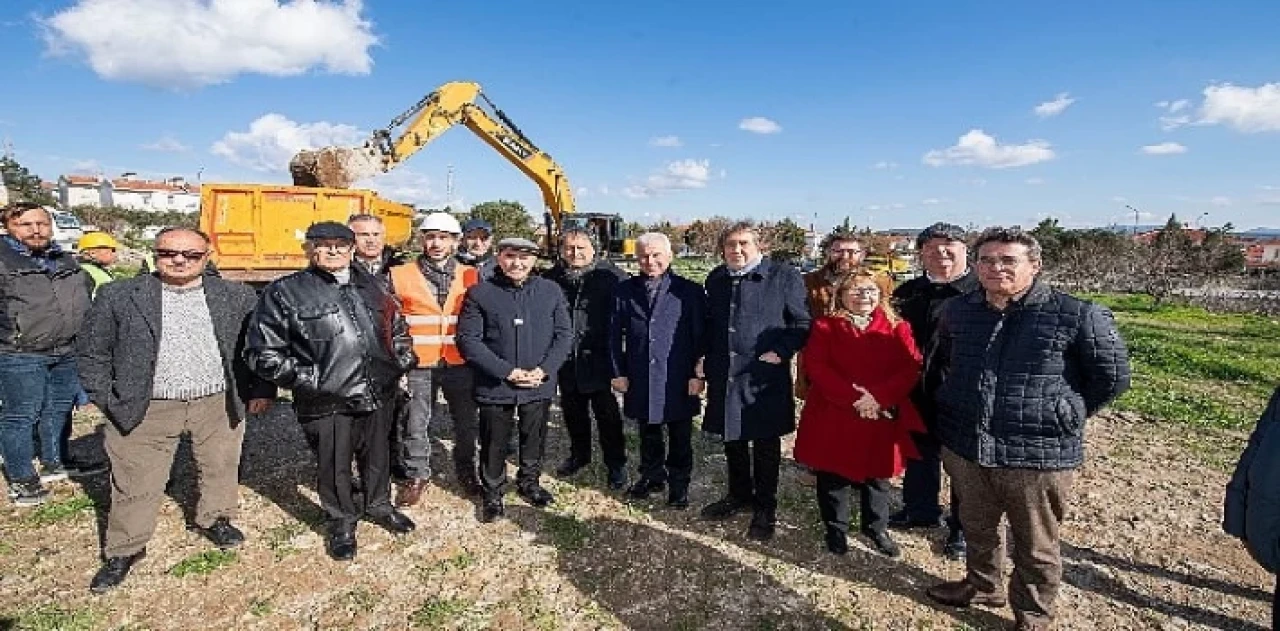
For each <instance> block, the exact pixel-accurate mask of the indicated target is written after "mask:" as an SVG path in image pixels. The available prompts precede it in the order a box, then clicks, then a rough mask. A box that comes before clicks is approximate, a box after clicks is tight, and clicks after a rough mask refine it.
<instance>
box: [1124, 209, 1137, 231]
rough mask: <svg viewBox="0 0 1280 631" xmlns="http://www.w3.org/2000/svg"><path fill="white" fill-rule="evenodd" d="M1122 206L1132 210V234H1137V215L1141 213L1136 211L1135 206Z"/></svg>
mask: <svg viewBox="0 0 1280 631" xmlns="http://www.w3.org/2000/svg"><path fill="white" fill-rule="evenodd" d="M1124 207H1125V208H1128V209H1129V210H1132V211H1133V234H1134V236H1137V235H1138V216H1139V215H1140V214H1141V213H1139V212H1138V209H1137V208H1134V207H1133V206H1130V205H1128V204H1125V205H1124Z"/></svg>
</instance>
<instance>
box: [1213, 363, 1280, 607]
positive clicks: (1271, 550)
mask: <svg viewBox="0 0 1280 631" xmlns="http://www.w3.org/2000/svg"><path fill="white" fill-rule="evenodd" d="M1224 515H1225V516H1224V517H1223V520H1222V529H1223V530H1225V531H1226V533H1227V534H1229V535H1232V536H1234V537H1239V538H1240V539H1241V540H1243V541H1244V545H1245V547H1246V548H1248V549H1249V554H1251V555H1253V558H1254V559H1255V560H1257V561H1258V563H1260V564H1261V565H1262V567H1263V568H1265V569H1266V570H1267V571H1268V572H1271V573H1272V574H1275V573H1276V572H1277V571H1278V570H1280V388H1276V391H1275V392H1274V393H1273V394H1272V395H1271V403H1270V404H1268V405H1267V411H1265V412H1263V413H1262V418H1260V419H1258V425H1257V427H1255V428H1254V430H1253V435H1252V436H1250V437H1249V444H1248V446H1246V447H1245V449H1244V454H1242V455H1241V456H1240V462H1239V464H1237V465H1236V472H1235V475H1233V476H1231V482H1230V483H1229V484H1227V501H1226V511H1225V513H1224ZM1271 628H1273V629H1280V585H1277V587H1276V595H1275V597H1274V600H1273V601H1272V604H1271Z"/></svg>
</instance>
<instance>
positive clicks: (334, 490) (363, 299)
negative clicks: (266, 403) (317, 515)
mask: <svg viewBox="0 0 1280 631" xmlns="http://www.w3.org/2000/svg"><path fill="white" fill-rule="evenodd" d="M354 241H355V234H354V233H353V232H352V231H351V229H350V228H348V227H346V226H344V225H342V224H340V223H336V222H321V223H317V224H315V225H313V226H311V227H310V228H309V229H307V234H306V250H307V256H308V258H309V259H310V261H311V265H310V266H309V267H308V268H307V269H305V270H302V271H300V272H295V273H293V274H290V275H288V276H285V277H284V278H281V279H279V280H276V281H275V282H273V283H271V285H269V286H268V287H267V288H266V289H265V290H263V293H262V298H261V299H260V300H259V302H258V306H257V308H256V309H255V311H254V313H253V316H252V317H251V318H250V320H249V331H248V335H247V340H246V344H245V346H246V349H245V356H246V359H247V360H248V362H249V365H250V367H252V369H253V370H254V372H255V373H257V374H258V375H259V376H260V377H262V378H263V379H266V380H268V381H270V382H272V383H274V384H276V385H277V386H279V387H281V388H288V389H290V390H292V391H293V409H294V412H295V413H296V414H297V415H298V420H299V421H300V422H301V423H302V429H303V432H304V433H305V434H306V437H307V442H308V444H310V446H311V448H312V450H313V451H315V453H316V456H317V458H318V460H319V467H318V468H319V481H318V492H319V495H320V504H321V507H322V508H323V509H324V511H325V514H326V515H327V517H328V522H329V523H328V528H329V540H328V549H329V554H330V555H331V556H332V557H333V558H335V559H338V560H348V559H351V558H353V557H355V554H356V538H355V529H356V528H355V527H356V523H357V522H358V521H359V520H360V519H361V518H362V517H363V518H367V519H369V520H370V521H372V522H374V523H376V524H378V525H380V526H382V527H384V528H386V529H387V530H390V531H391V532H394V533H397V534H403V533H407V532H410V531H412V530H413V529H414V527H415V526H414V523H413V521H411V520H410V519H409V518H408V517H406V516H405V515H404V514H402V513H400V512H399V511H397V510H396V509H395V508H394V506H392V504H391V475H390V459H391V447H390V444H389V441H390V436H391V423H392V420H393V413H394V404H393V402H394V397H395V391H396V387H397V385H398V383H399V381H400V379H401V377H403V376H404V375H405V373H407V372H408V371H409V369H410V368H411V367H413V366H414V365H416V364H417V357H416V356H415V355H414V353H413V342H412V339H411V338H410V337H409V333H408V326H407V325H406V324H405V320H404V317H403V316H402V315H401V314H400V311H399V307H398V304H397V303H396V301H395V298H394V297H393V296H392V295H391V294H390V293H388V292H387V290H386V289H385V287H384V286H383V284H382V283H381V282H380V281H378V279H377V278H376V277H374V276H373V275H371V274H369V273H368V272H366V271H364V269H363V268H361V267H360V266H358V265H352V264H351V257H352V251H353V249H354ZM353 458H354V459H355V462H356V467H357V469H358V470H359V473H360V480H359V483H358V487H359V488H357V483H356V481H355V480H353V479H352V476H351V462H352V459H353Z"/></svg>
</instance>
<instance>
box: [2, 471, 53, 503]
mask: <svg viewBox="0 0 1280 631" xmlns="http://www.w3.org/2000/svg"><path fill="white" fill-rule="evenodd" d="M47 499H49V491H48V490H47V489H45V488H44V486H43V485H41V484H40V479H39V478H31V479H30V480H10V481H9V501H10V502H13V505H14V506H39V505H41V504H43V503H45V500H47Z"/></svg>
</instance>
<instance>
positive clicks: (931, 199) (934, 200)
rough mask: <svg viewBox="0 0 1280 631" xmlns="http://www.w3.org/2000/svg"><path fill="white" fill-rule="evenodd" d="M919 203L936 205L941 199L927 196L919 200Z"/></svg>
mask: <svg viewBox="0 0 1280 631" xmlns="http://www.w3.org/2000/svg"><path fill="white" fill-rule="evenodd" d="M920 203H921V204H924V205H925V206H937V205H938V204H941V203H942V200H941V199H938V198H937V197H929V198H926V199H923V200H920Z"/></svg>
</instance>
